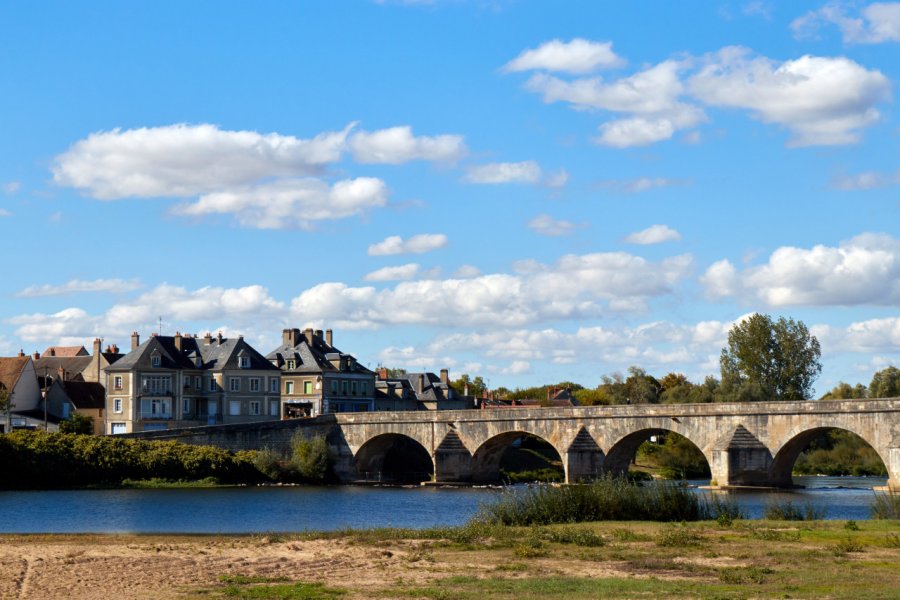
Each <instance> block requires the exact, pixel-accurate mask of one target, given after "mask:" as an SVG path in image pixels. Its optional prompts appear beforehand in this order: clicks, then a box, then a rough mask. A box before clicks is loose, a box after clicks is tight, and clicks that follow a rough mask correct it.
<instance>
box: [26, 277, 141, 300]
mask: <svg viewBox="0 0 900 600" xmlns="http://www.w3.org/2000/svg"><path fill="white" fill-rule="evenodd" d="M140 287H141V284H140V282H139V281H137V280H136V279H130V280H125V279H93V280H90V281H85V280H81V279H72V280H71V281H67V282H66V283H64V284H62V285H50V284H44V285H32V286H29V287H27V288H25V289H24V290H22V291H20V292H18V293H17V294H16V296H19V297H23V298H37V297H40V296H66V295H69V294H78V293H84V292H89V293H90V292H93V293H110V294H119V293H123V292H132V291H134V290H136V289H138V288H140Z"/></svg>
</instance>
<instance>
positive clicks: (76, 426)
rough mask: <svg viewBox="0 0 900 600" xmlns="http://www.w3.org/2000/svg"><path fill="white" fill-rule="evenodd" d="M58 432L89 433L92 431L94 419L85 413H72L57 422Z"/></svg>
mask: <svg viewBox="0 0 900 600" xmlns="http://www.w3.org/2000/svg"><path fill="white" fill-rule="evenodd" d="M59 431H60V433H80V434H83V435H90V434H92V433H94V420H93V419H91V418H90V417H88V416H87V415H82V414H80V413H72V416H70V417H69V418H68V419H66V420H65V421H60V423H59Z"/></svg>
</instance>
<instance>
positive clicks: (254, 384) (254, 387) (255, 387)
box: [249, 377, 259, 392]
mask: <svg viewBox="0 0 900 600" xmlns="http://www.w3.org/2000/svg"><path fill="white" fill-rule="evenodd" d="M249 381H250V391H251V392H258V391H259V377H251V378H250V380H249Z"/></svg>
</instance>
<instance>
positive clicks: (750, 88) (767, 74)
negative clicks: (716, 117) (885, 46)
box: [688, 47, 891, 146]
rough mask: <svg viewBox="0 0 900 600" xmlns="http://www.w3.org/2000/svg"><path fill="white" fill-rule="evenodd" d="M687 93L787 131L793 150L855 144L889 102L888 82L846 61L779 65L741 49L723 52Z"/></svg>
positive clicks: (806, 58) (713, 58) (695, 78)
mask: <svg viewBox="0 0 900 600" xmlns="http://www.w3.org/2000/svg"><path fill="white" fill-rule="evenodd" d="M688 85H689V86H690V89H691V93H693V94H694V95H695V96H696V97H697V98H699V99H701V100H702V101H703V102H705V103H707V104H709V105H712V106H721V107H728V108H743V109H747V110H749V111H751V113H752V114H753V115H754V116H755V117H756V118H758V119H759V120H761V121H763V122H764V123H774V124H777V125H781V126H783V127H785V128H787V129H788V130H789V131H790V132H791V134H792V137H791V139H790V140H789V144H790V145H792V146H811V145H833V144H847V143H852V142H856V141H858V139H859V130H860V129H862V128H863V127H866V126H869V125H871V124H873V123H875V122H876V121H877V120H878V118H879V112H878V110H876V108H875V106H876V105H877V104H878V103H880V102H883V101H885V100H888V99H889V98H890V93H891V86H890V83H889V81H888V79H887V78H886V77H885V76H884V75H883V74H882V73H881V72H879V71H877V70H867V69H865V68H864V67H862V66H860V65H859V64H857V63H855V62H853V61H852V60H850V59H848V58H844V57H836V58H825V57H817V56H809V55H807V56H802V57H800V58H798V59H796V60H788V61H784V62H782V63H777V62H775V61H773V60H771V59H769V58H765V57H752V56H751V55H750V52H749V50H747V49H745V48H736V47H731V48H724V49H722V50H720V51H719V52H717V53H715V54H714V55H711V56H709V57H707V63H706V64H705V66H704V67H703V68H702V69H700V71H699V72H698V73H697V74H696V75H694V76H692V77H691V78H690V79H689V81H688Z"/></svg>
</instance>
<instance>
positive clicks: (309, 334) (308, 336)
mask: <svg viewBox="0 0 900 600" xmlns="http://www.w3.org/2000/svg"><path fill="white" fill-rule="evenodd" d="M303 335H305V336H306V343H307V344H309V345H310V346H312V344H313V330H312V327H307V328H306V331H304V332H303Z"/></svg>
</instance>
